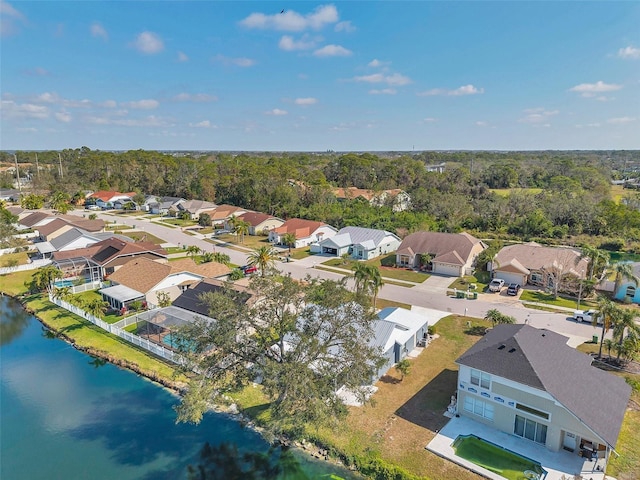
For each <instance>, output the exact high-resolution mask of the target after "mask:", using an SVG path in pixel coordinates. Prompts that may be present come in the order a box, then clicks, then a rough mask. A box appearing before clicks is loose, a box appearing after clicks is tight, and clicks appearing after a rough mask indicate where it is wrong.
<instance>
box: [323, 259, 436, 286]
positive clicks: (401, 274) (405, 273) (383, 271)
mask: <svg viewBox="0 0 640 480" xmlns="http://www.w3.org/2000/svg"><path fill="white" fill-rule="evenodd" d="M390 258H393V260H394V261H393V264H394V265H395V253H392V254H390V255H386V256H384V257H377V258H374V259H372V260H367V261H366V262H365V263H366V264H367V265H374V266H375V267H377V268H378V269H379V270H380V275H382V276H383V277H385V278H392V279H395V280H404V281H407V282H413V283H422V282H424V281H425V280H426V279H427V278H429V275H428V274H426V273H420V272H414V271H413V270H407V269H406V268H395V267H391V266H388V265H390V260H389V259H390ZM357 263H359V261H358V260H352V259H350V258H349V259H346V260H343V259H342V258H332V259H330V260H327V261H326V262H322V265H326V266H328V267H338V268H343V269H345V270H351V269H352V268H353V266H354V265H355V264H357Z"/></svg>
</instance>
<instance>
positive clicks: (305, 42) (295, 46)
mask: <svg viewBox="0 0 640 480" xmlns="http://www.w3.org/2000/svg"><path fill="white" fill-rule="evenodd" d="M315 46H316V41H315V40H313V39H311V38H309V36H308V35H304V36H303V37H302V38H300V39H299V40H295V39H294V38H293V37H292V36H291V35H283V36H282V38H281V39H280V41H279V42H278V47H280V50H285V51H287V52H291V51H294V50H310V49H312V48H314V47H315Z"/></svg>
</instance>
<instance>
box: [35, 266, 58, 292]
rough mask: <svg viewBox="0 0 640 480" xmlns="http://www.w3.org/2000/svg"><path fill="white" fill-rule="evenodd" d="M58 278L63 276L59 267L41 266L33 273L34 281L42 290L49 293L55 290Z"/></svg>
mask: <svg viewBox="0 0 640 480" xmlns="http://www.w3.org/2000/svg"><path fill="white" fill-rule="evenodd" d="M58 278H62V272H61V271H60V269H59V268H58V267H55V266H53V265H47V266H46V267H42V268H39V269H38V270H37V271H36V273H35V274H34V275H33V283H34V285H35V286H36V288H38V289H39V290H40V291H43V290H46V291H47V293H52V292H53V282H55V281H56V280H57V279H58Z"/></svg>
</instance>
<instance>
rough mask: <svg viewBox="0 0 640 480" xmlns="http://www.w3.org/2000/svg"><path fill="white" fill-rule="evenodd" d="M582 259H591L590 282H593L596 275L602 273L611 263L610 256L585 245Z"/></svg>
mask: <svg viewBox="0 0 640 480" xmlns="http://www.w3.org/2000/svg"><path fill="white" fill-rule="evenodd" d="M581 257H582V258H588V259H589V280H593V276H594V274H597V273H598V272H600V273H602V271H603V270H604V268H605V267H606V265H607V262H608V261H609V254H608V253H607V252H605V251H604V250H600V249H599V248H596V247H592V246H591V245H585V246H584V247H582V255H581Z"/></svg>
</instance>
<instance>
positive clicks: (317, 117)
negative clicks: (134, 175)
mask: <svg viewBox="0 0 640 480" xmlns="http://www.w3.org/2000/svg"><path fill="white" fill-rule="evenodd" d="M283 10H284V12H282V11H283ZM281 12H282V13H281ZM0 15H1V32H0V33H1V37H0V39H1V44H0V49H1V50H0V67H1V72H0V81H1V83H0V91H1V94H2V107H1V110H0V114H1V124H0V149H23V150H27V149H61V148H78V147H81V146H87V147H89V148H91V149H102V150H124V149H138V148H143V149H159V150H165V149H187V150H254V151H257V150H271V151H324V150H327V149H332V150H336V151H350V150H354V151H362V150H367V151H376V150H403V151H410V150H414V149H415V150H433V149H456V150H457V149H483V150H484V149H491V150H541V149H639V148H640V27H639V26H640V2H635V1H628V2H612V1H606V2H605V1H602V2H597V1H591V2H542V1H531V2H520V1H512V2H509V1H501V2H488V1H475V2H453V1H439V2H428V1H406V2H402V1H393V2H391V1H345V2H332V3H329V2H311V1H290V0H283V1H279V2H269V1H259V2H242V1H191V2H178V1H117V2H116V1H107V2H101V1H88V0H87V1H75V2H61V1H36V2H30V1H11V2H6V1H4V0H0Z"/></svg>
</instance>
